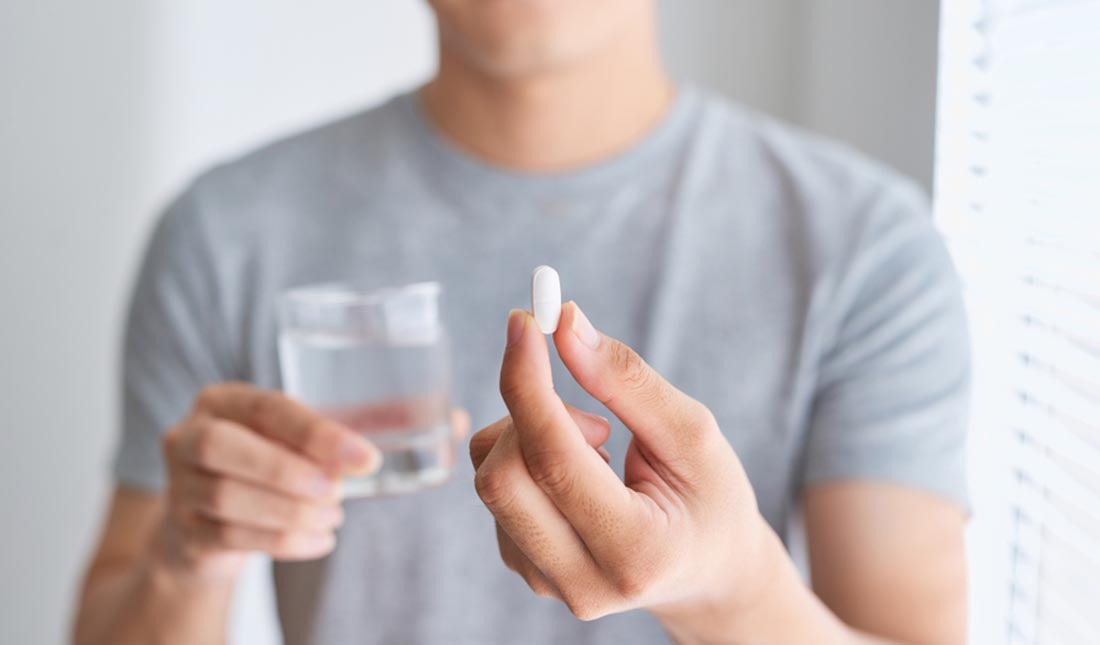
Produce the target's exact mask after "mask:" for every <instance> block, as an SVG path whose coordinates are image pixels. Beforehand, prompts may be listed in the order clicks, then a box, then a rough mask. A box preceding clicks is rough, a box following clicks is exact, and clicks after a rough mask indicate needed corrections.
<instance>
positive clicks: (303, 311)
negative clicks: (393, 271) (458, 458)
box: [279, 282, 454, 497]
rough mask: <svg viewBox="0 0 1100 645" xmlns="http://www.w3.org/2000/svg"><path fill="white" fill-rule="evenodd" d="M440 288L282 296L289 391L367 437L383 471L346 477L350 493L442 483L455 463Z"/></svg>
mask: <svg viewBox="0 0 1100 645" xmlns="http://www.w3.org/2000/svg"><path fill="white" fill-rule="evenodd" d="M439 295H440V286H439V284H438V283H436V282H425V283H419V284H413V285H408V286H404V287H396V288H388V289H379V290H376V291H369V292H363V291H358V290H356V289H354V288H352V287H349V286H345V285H339V284H326V285H315V286H307V287H301V288H296V289H291V290H289V291H286V292H284V293H283V294H282V297H281V298H280V302H279V363H280V368H281V371H282V377H283V388H284V390H285V391H286V393H287V394H288V395H290V396H292V397H294V398H295V399H297V400H299V401H301V402H303V403H305V404H306V405H309V406H311V407H312V408H314V409H316V410H318V411H320V412H322V413H323V414H325V415H327V416H329V417H330V418H332V419H334V420H336V421H339V422H341V423H343V424H344V425H346V426H348V427H349V428H351V429H353V430H355V431H356V432H359V433H362V434H363V435H364V436H365V437H366V438H367V439H368V440H370V441H371V443H373V444H374V445H375V446H377V447H378V449H379V450H381V451H382V456H383V464H382V468H381V470H379V471H378V472H376V473H374V474H372V475H370V476H367V477H355V478H349V479H347V480H345V482H344V493H345V495H347V496H349V497H363V496H372V495H382V494H395V493H408V492H412V491H416V490H419V489H422V488H426V487H429V486H433V485H436V484H439V483H442V482H443V481H445V480H446V479H447V477H448V476H449V475H450V473H451V469H452V465H453V462H454V445H453V441H452V428H451V415H450V396H451V382H450V360H449V354H448V347H447V338H446V334H445V333H444V330H443V325H442V323H441V322H440V316H439Z"/></svg>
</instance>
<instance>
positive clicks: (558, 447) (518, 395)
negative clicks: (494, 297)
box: [500, 310, 639, 557]
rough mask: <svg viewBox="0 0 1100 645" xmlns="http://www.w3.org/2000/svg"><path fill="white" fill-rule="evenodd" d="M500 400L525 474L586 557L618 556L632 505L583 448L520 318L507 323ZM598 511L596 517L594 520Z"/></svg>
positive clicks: (527, 318)
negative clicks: (584, 548)
mask: <svg viewBox="0 0 1100 645" xmlns="http://www.w3.org/2000/svg"><path fill="white" fill-rule="evenodd" d="M508 339H509V343H508V347H507V349H505V351H504V361H503V363H502V365H501V371H500V392H501V395H502V396H503V397H504V403H505V405H506V406H507V407H508V411H509V412H510V413H511V416H512V423H513V426H514V427H515V432H516V435H517V438H518V440H519V444H520V449H521V452H522V454H523V459H524V462H525V463H526V465H527V470H528V472H529V473H530V475H531V479H533V480H534V481H535V482H536V483H537V484H538V485H539V487H540V488H542V490H543V491H545V493H546V495H547V496H548V497H549V498H550V499H551V500H552V501H553V502H554V505H555V506H557V507H558V510H560V511H561V513H562V515H564V516H565V518H566V519H567V520H568V521H569V523H570V524H571V525H572V526H573V528H574V529H576V531H577V533H578V534H579V535H580V536H581V539H582V540H584V542H585V543H586V544H587V545H588V547H589V550H590V551H592V553H593V555H595V556H597V557H599V551H601V550H608V549H611V550H615V551H617V550H619V546H618V545H619V544H621V541H622V539H624V538H629V536H630V535H631V534H632V533H633V527H634V526H635V525H636V522H637V518H638V517H639V514H638V510H639V509H638V508H637V504H638V501H639V500H638V499H637V496H636V493H634V491H632V490H630V489H629V488H627V487H626V486H624V485H623V483H622V481H620V480H619V478H618V476H617V475H616V474H615V472H614V471H613V470H611V468H610V467H609V466H608V465H607V463H605V462H604V460H603V458H602V457H601V456H600V454H599V453H598V452H596V451H595V450H593V449H592V448H591V447H590V446H589V444H588V442H587V441H586V440H585V437H584V435H583V434H582V432H581V430H580V428H579V427H578V426H577V423H576V422H575V421H574V420H573V418H572V417H571V416H570V414H569V411H568V410H567V409H566V407H565V404H564V403H562V401H561V399H560V398H558V395H557V394H556V393H555V392H554V386H553V383H552V381H551V376H550V355H549V351H548V349H547V345H546V339H545V338H544V337H543V336H542V334H541V333H540V332H539V331H538V328H537V327H536V326H535V325H534V323H533V319H532V318H531V315H530V314H529V313H527V312H525V311H518V310H516V311H513V312H512V313H511V314H510V315H509V317H508ZM594 510H598V512H593V511H594Z"/></svg>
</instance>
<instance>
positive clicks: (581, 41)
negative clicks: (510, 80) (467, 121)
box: [430, 0, 647, 76]
mask: <svg viewBox="0 0 1100 645" xmlns="http://www.w3.org/2000/svg"><path fill="white" fill-rule="evenodd" d="M430 4H431V5H432V8H433V9H434V11H435V14H436V20H437V22H438V24H439V31H440V39H441V45H442V47H444V48H446V49H447V50H448V52H449V53H451V54H454V55H458V56H460V57H461V58H462V59H463V60H464V61H465V62H467V63H468V64H471V65H473V66H475V67H477V68H478V69H480V70H482V71H484V72H486V73H490V74H493V75H507V76H514V75H523V74H530V73H538V72H542V71H547V70H552V69H554V68H560V67H564V66H568V65H570V64H571V63H574V62H577V61H580V60H583V59H585V58H586V57H588V56H591V55H593V54H594V53H596V52H597V51H599V50H600V49H602V48H604V47H607V46H608V45H609V44H610V43H611V42H612V41H613V40H614V38H615V37H616V35H617V33H618V31H619V30H620V29H622V28H623V27H624V26H625V25H627V24H628V23H629V22H630V21H631V19H633V18H634V17H636V14H637V12H638V11H641V10H645V9H646V6H647V3H646V2H642V1H641V0H430Z"/></svg>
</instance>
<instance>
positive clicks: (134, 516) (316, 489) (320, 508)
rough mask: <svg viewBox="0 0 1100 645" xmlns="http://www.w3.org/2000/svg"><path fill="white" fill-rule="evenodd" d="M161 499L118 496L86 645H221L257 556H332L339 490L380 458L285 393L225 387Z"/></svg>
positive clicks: (207, 402)
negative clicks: (238, 590)
mask: <svg viewBox="0 0 1100 645" xmlns="http://www.w3.org/2000/svg"><path fill="white" fill-rule="evenodd" d="M163 443H164V457H165V463H166V466H167V473H168V487H167V490H166V491H165V493H164V494H163V495H152V494H144V493H138V492H136V491H132V490H127V489H125V488H121V489H119V490H118V491H117V492H116V494H115V498H114V501H113V503H112V505H111V510H110V513H109V516H108V519H107V522H106V525H105V528H104V531H103V536H102V538H101V541H100V545H99V548H98V550H97V552H96V555H95V557H94V559H93V562H92V564H91V566H90V567H89V570H88V573H87V577H86V580H85V584H84V587H83V590H82V594H81V600H80V607H79V614H78V617H77V621H76V626H75V638H74V640H75V642H76V643H77V644H78V645H108V644H110V645H129V644H131V643H132V644H135V645H136V644H139V643H140V644H148V643H155V644H165V645H171V644H175V643H179V644H181V645H183V644H188V645H190V644H195V643H220V642H223V641H224V639H225V628H226V618H227V616H228V610H229V602H230V599H231V596H232V590H233V585H234V583H235V582H236V579H237V577H238V575H239V574H240V571H241V569H242V568H243V566H244V564H245V561H246V559H247V557H248V554H249V553H251V552H257V551H258V552H263V553H267V554H269V555H270V556H271V557H273V558H275V559H278V560H304V559H311V558H318V557H321V556H323V555H324V554H326V553H328V552H329V551H330V550H331V549H332V548H333V546H334V544H335V534H334V530H335V529H336V527H337V526H338V525H339V524H340V523H341V521H342V519H343V512H342V510H341V508H340V506H339V503H338V495H339V485H338V479H339V478H340V477H341V476H343V475H349V474H360V473H366V472H369V471H371V470H373V469H376V468H377V467H378V465H379V463H380V455H379V453H378V451H377V450H376V449H375V448H374V447H373V446H371V445H370V444H369V443H368V442H367V441H366V440H365V439H363V438H362V437H361V436H359V435H357V434H356V433H354V432H352V431H351V430H349V429H347V428H345V427H343V426H341V425H339V424H337V423H336V422H334V421H331V420H329V419H327V418H325V417H324V416H322V415H320V414H318V413H317V412H315V411H312V410H310V409H308V408H306V407H305V406H303V405H301V404H299V403H297V402H295V401H293V400H291V399H289V398H287V397H286V396H284V395H282V394H280V393H278V392H270V391H263V390H258V389H256V388H253V387H251V386H248V385H244V384H238V383H226V384H222V385H217V386H212V387H209V388H207V389H205V390H204V391H203V393H202V394H201V395H200V396H199V398H198V400H197V402H196V403H195V406H194V408H193V410H192V412H191V414H190V415H189V416H188V417H187V418H186V419H184V420H183V421H182V422H180V423H179V424H178V425H177V426H176V427H174V428H172V430H170V431H169V432H168V433H167V434H166V435H165V437H164V440H163Z"/></svg>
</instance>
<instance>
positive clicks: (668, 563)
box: [470, 267, 786, 627]
mask: <svg viewBox="0 0 1100 645" xmlns="http://www.w3.org/2000/svg"><path fill="white" fill-rule="evenodd" d="M532 287H533V288H532V308H533V310H534V315H532V314H530V313H528V312H525V311H519V310H514V311H512V312H511V314H510V315H509V318H508V333H507V348H506V349H505V354H504V359H503V364H502V366H501V376H500V389H501V394H502V395H503V398H504V401H505V403H506V405H507V407H508V410H509V412H510V415H509V416H507V417H505V418H503V419H501V420H500V421H498V422H496V423H494V424H492V425H490V426H488V427H486V428H484V429H483V430H481V432H479V433H478V434H477V435H475V437H474V438H473V440H472V441H471V444H470V452H471V458H472V460H473V463H474V467H475V469H476V470H477V474H476V478H475V485H476V487H477V491H478V494H479V495H480V497H481V499H482V501H483V502H484V503H485V505H486V506H487V507H488V508H489V510H490V511H491V512H492V513H493V515H494V517H495V518H496V521H497V536H498V541H499V546H500V551H501V555H502V557H503V558H504V560H505V563H506V564H507V565H508V566H509V568H511V569H513V570H514V571H516V572H517V573H519V574H520V575H521V576H522V577H523V578H524V580H525V581H526V582H527V583H528V585H529V586H530V587H531V588H532V589H533V590H534V591H535V593H537V594H539V595H542V596H546V597H551V598H557V599H559V600H561V601H563V602H564V603H565V604H566V605H568V607H569V609H570V610H571V611H572V612H573V613H574V614H575V615H576V616H577V617H579V618H581V619H583V620H590V619H593V618H597V617H600V616H604V615H607V614H610V613H616V612H621V611H626V610H629V609H634V608H640V607H641V608H647V609H649V610H651V611H652V612H653V613H655V614H657V615H658V616H659V617H661V618H662V620H663V621H666V619H667V621H666V627H668V625H670V624H675V622H676V620H677V618H678V616H680V615H681V614H684V615H686V614H689V613H692V612H698V611H704V610H701V609H700V607H707V608H710V609H715V608H719V607H721V608H722V609H721V611H722V612H725V611H726V609H728V608H729V607H737V606H743V605H746V604H748V603H751V602H752V600H753V598H754V595H755V594H758V593H759V592H760V590H761V589H763V588H764V587H765V586H766V585H765V582H766V581H767V580H768V577H769V571H770V567H772V566H773V562H774V558H772V557H771V554H772V553H773V552H774V551H775V545H779V542H778V538H777V537H776V536H775V534H774V532H772V531H771V529H770V528H769V527H768V526H767V524H766V522H765V521H764V519H763V518H762V517H761V516H760V514H759V512H758V510H757V507H756V498H755V495H754V493H753V490H752V487H751V485H750V483H749V481H748V478H747V476H746V474H745V472H744V469H743V468H742V466H741V463H740V461H739V460H738V458H737V455H736V454H735V453H734V451H733V449H732V447H731V446H730V444H729V442H728V441H727V440H726V439H725V437H724V436H723V435H722V433H721V431H720V430H719V428H718V426H717V423H716V421H715V419H714V416H713V415H712V414H711V413H710V411H709V410H708V409H707V408H706V407H705V406H704V405H703V404H701V403H700V402H698V401H696V400H695V399H692V398H691V397H689V396H687V395H686V394H684V393H683V392H681V391H679V390H677V389H676V388H675V387H673V386H672V385H671V384H669V383H668V382H667V381H665V380H664V379H663V378H662V377H661V376H660V375H659V374H657V373H656V372H655V371H654V370H653V369H652V368H650V367H649V366H648V365H647V364H646V363H645V362H644V361H643V360H642V359H641V358H640V357H639V356H638V354H636V353H635V352H634V351H633V350H632V349H630V348H629V347H627V346H626V345H624V344H622V343H620V342H619V341H617V340H615V339H613V338H610V337H608V336H605V335H603V334H601V333H599V332H598V331H596V329H595V328H594V327H593V326H592V324H591V323H590V322H589V321H588V319H587V317H586V316H585V315H584V313H583V312H582V311H581V309H580V308H579V307H578V306H577V305H576V304H575V303H572V302H568V303H566V304H565V305H564V306H561V307H558V308H556V309H555V307H557V303H560V302H561V301H560V297H561V296H560V281H559V279H558V276H557V273H556V272H553V269H549V267H540V268H539V269H536V271H535V272H534V274H533V276H532ZM540 332H546V333H550V332H552V333H553V339H554V343H555V345H556V346H557V350H558V355H559V356H560V357H561V360H562V361H563V362H564V363H565V365H566V367H567V368H568V369H569V371H570V373H571V375H572V376H573V378H574V379H575V380H576V381H577V383H578V384H580V385H581V387H582V388H584V389H585V390H586V391H587V392H588V393H589V394H591V395H592V396H593V397H594V398H596V399H597V400H599V401H600V402H602V403H604V404H605V405H606V406H607V407H608V409H609V410H610V411H611V412H612V413H614V414H615V415H616V416H617V417H618V418H619V419H620V420H621V421H622V422H623V423H624V425H625V426H626V427H627V428H628V429H629V430H630V432H631V433H632V434H633V438H632V440H631V443H630V446H629V448H628V450H627V453H626V455H625V464H624V466H625V468H624V478H623V479H619V477H618V475H617V474H616V473H615V471H614V470H612V469H611V468H610V467H609V466H608V464H607V463H606V459H605V458H604V456H603V454H601V451H602V448H600V446H601V445H602V444H603V442H604V441H606V439H607V436H608V434H609V432H610V430H609V427H608V426H607V424H606V422H603V421H602V420H600V419H598V418H594V417H591V415H586V414H584V413H580V412H578V411H577V410H575V409H573V408H571V407H570V406H567V405H566V404H565V403H563V402H562V401H561V399H560V398H558V396H557V394H556V393H555V391H554V388H553V386H552V383H551V369H550V355H549V351H548V346H547V342H546V339H545V337H544V336H543V334H542V333H540ZM604 454H605V453H604ZM778 550H779V552H780V553H782V546H781V545H779V546H778ZM783 557H784V558H785V557H786V556H785V554H784V555H783ZM692 615H694V614H692Z"/></svg>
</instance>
